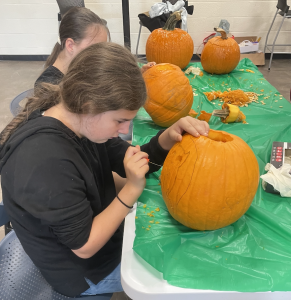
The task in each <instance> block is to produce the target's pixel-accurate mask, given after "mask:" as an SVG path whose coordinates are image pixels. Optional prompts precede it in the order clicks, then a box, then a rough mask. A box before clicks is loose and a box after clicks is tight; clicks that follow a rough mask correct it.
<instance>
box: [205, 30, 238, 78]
mask: <svg viewBox="0 0 291 300" xmlns="http://www.w3.org/2000/svg"><path fill="white" fill-rule="evenodd" d="M216 31H217V32H220V33H221V36H217V37H214V38H212V39H210V40H209V41H208V42H207V43H206V45H205V47H204V49H203V51H202V53H201V64H202V67H203V69H204V70H205V71H206V72H208V73H211V74H227V73H229V72H231V71H232V70H233V69H235V67H236V66H237V65H238V63H239V60H240V49H239V45H238V43H237V42H236V41H235V40H234V39H232V38H228V37H227V35H226V33H225V31H224V30H223V29H221V28H218V29H217V30H216Z"/></svg>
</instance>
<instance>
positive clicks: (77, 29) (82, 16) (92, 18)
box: [44, 7, 110, 69]
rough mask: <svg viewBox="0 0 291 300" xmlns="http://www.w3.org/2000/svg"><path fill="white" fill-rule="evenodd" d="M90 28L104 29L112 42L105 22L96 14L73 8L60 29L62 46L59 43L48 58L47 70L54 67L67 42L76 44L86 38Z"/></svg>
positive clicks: (82, 8)
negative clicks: (71, 41)
mask: <svg viewBox="0 0 291 300" xmlns="http://www.w3.org/2000/svg"><path fill="white" fill-rule="evenodd" d="M90 26H96V29H98V30H100V29H101V28H104V29H105V30H106V32H107V35H108V38H109V40H110V33H109V30H108V28H107V26H106V24H105V21H104V20H102V19H101V18H99V17H98V16H97V15H96V14H95V13H94V12H92V11H91V10H90V9H88V8H86V7H73V8H71V9H70V10H69V11H68V12H66V13H65V14H64V16H63V17H62V21H61V24H60V28H59V38H60V42H61V43H60V44H59V43H58V42H57V43H56V44H55V46H54V48H53V51H52V53H51V55H50V56H49V57H48V58H47V60H46V63H45V66H44V67H45V69H46V68H47V67H49V66H52V65H53V64H54V62H55V61H56V59H57V57H58V55H59V54H60V52H61V51H62V50H63V49H64V47H65V44H66V40H67V39H68V38H71V39H73V40H74V41H75V42H76V43H78V42H79V41H81V40H83V39H84V38H85V37H86V32H87V30H88V28H89V27H90Z"/></svg>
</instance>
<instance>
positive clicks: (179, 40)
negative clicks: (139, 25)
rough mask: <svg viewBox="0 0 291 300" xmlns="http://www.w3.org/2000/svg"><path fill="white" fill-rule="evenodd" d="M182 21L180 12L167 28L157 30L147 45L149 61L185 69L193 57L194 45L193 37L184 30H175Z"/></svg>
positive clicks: (167, 24)
mask: <svg viewBox="0 0 291 300" xmlns="http://www.w3.org/2000/svg"><path fill="white" fill-rule="evenodd" d="M179 18H180V19H181V14H180V13H179V12H175V13H173V14H172V15H171V16H170V17H169V18H168V20H167V22H166V24H165V27H163V28H158V29H155V30H154V31H153V32H152V33H151V35H150V36H149V37H148V40H147V43H146V58H147V61H155V62H156V63H158V64H159V63H170V64H174V65H176V66H179V67H180V68H181V69H183V68H185V67H186V66H187V65H188V64H189V62H190V60H191V58H192V55H193V50H194V43H193V40H192V38H191V36H190V35H189V34H188V33H187V32H186V31H184V30H182V29H179V28H175V26H176V23H177V21H178V20H179Z"/></svg>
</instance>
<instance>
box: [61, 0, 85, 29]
mask: <svg viewBox="0 0 291 300" xmlns="http://www.w3.org/2000/svg"><path fill="white" fill-rule="evenodd" d="M57 3H58V6H59V9H60V12H59V13H58V21H59V25H60V23H61V20H62V16H63V15H64V14H65V13H66V12H67V11H68V10H69V9H70V8H72V7H74V6H78V7H85V3H84V0H57Z"/></svg>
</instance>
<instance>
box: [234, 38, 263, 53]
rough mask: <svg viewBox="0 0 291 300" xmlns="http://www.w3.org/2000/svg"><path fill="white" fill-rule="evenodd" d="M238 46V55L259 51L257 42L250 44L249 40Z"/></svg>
mask: <svg viewBox="0 0 291 300" xmlns="http://www.w3.org/2000/svg"><path fill="white" fill-rule="evenodd" d="M238 45H239V48H240V53H248V52H256V51H258V50H259V43H258V42H254V43H253V42H251V41H249V40H244V41H242V42H241V43H240V44H238Z"/></svg>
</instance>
